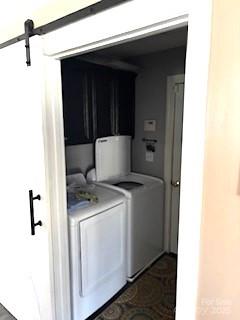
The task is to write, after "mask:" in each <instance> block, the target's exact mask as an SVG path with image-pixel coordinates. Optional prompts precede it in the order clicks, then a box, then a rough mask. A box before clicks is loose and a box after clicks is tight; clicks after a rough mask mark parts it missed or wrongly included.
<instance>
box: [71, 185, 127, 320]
mask: <svg viewBox="0 0 240 320" xmlns="http://www.w3.org/2000/svg"><path fill="white" fill-rule="evenodd" d="M81 190H84V187H81ZM86 191H87V192H90V193H92V194H94V195H95V196H96V197H97V198H98V201H97V202H95V203H94V202H93V203H89V205H87V206H86V207H82V208H79V209H77V210H75V211H73V212H71V213H69V214H68V221H69V237H70V265H71V293H72V312H73V320H84V319H86V318H87V317H89V316H90V315H91V314H92V313H94V312H95V311H96V310H97V309H99V308H100V307H101V306H102V305H103V304H104V303H106V302H107V301H108V300H109V299H110V298H111V297H112V296H113V295H114V294H116V293H117V292H118V291H119V290H120V289H121V288H122V287H123V286H124V285H125V284H126V281H127V280H126V279H127V275H126V204H125V198H124V196H123V195H122V194H121V193H119V192H117V191H114V190H110V189H107V188H105V187H103V186H97V185H90V186H86Z"/></svg>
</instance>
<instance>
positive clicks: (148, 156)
mask: <svg viewBox="0 0 240 320" xmlns="http://www.w3.org/2000/svg"><path fill="white" fill-rule="evenodd" d="M145 159H146V161H147V162H153V161H154V153H153V152H152V151H146V158H145Z"/></svg>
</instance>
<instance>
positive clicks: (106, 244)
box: [61, 27, 187, 320]
mask: <svg viewBox="0 0 240 320" xmlns="http://www.w3.org/2000/svg"><path fill="white" fill-rule="evenodd" d="M186 46H187V27H183V28H179V29H176V30H171V31H168V32H165V33H161V34H157V35H153V36H148V37H146V38H143V39H140V40H134V41H130V42H127V43H124V44H120V45H115V46H112V47H108V48H104V49H101V50H97V51H94V52H90V53H87V54H82V55H79V56H74V57H71V58H68V59H64V60H62V61H61V72H62V91H63V117H64V136H65V159H66V176H67V178H66V180H67V191H68V194H67V197H68V217H69V219H68V220H69V239H70V240H69V241H70V260H71V261H70V265H71V291H72V306H73V310H72V312H73V319H85V318H86V317H88V316H90V317H91V318H94V319H95V318H96V319H98V320H100V319H101V320H103V319H108V317H109V316H110V314H112V316H113V318H111V319H121V317H129V318H130V317H131V316H133V315H135V314H136V316H137V315H139V314H140V313H141V315H142V316H144V315H145V316H146V317H147V316H148V317H150V318H151V319H152V318H153V319H157V318H158V317H159V319H160V318H161V317H162V316H164V315H165V314H167V315H168V316H169V317H170V319H174V309H175V305H174V304H175V294H176V292H175V290H176V265H177V263H176V261H177V237H178V214H179V192H180V191H179V190H180V169H181V143H182V141H181V140H182V120H183V96H184V73H185V56H186ZM141 241H142V242H141ZM79 270H80V271H79ZM127 279H128V282H129V283H131V284H126V283H127ZM155 280H156V281H155ZM139 288H143V290H139ZM134 290H138V292H140V294H139V295H135V294H134ZM79 292H80V293H79ZM119 292H120V293H119ZM146 294H149V296H146ZM99 295H101V297H102V298H101V299H99V298H96V297H99ZM116 295H117V296H116ZM133 297H135V298H133ZM96 300H97V301H96ZM135 300H136V301H135ZM146 301H147V302H148V304H147V305H146ZM164 306H167V307H166V308H165V309H164ZM140 310H141V311H140ZM96 312H97V313H96Z"/></svg>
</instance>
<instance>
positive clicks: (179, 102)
mask: <svg viewBox="0 0 240 320" xmlns="http://www.w3.org/2000/svg"><path fill="white" fill-rule="evenodd" d="M183 98H184V83H180V82H179V83H175V85H174V113H173V142H172V170H171V231H170V236H171V239H170V251H171V252H173V253H177V247H178V225H179V200H180V176H181V154H182V124H183Z"/></svg>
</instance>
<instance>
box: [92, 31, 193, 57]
mask: <svg viewBox="0 0 240 320" xmlns="http://www.w3.org/2000/svg"><path fill="white" fill-rule="evenodd" d="M186 44H187V27H184V28H180V29H176V30H171V31H168V32H165V33H160V34H157V35H153V36H149V37H147V38H143V39H139V40H135V41H131V42H127V43H124V44H120V45H115V46H113V47H110V48H106V49H102V50H99V51H97V55H98V56H104V57H106V56H107V57H111V58H118V59H126V58H131V57H136V56H141V55H146V54H150V53H153V52H157V51H163V50H167V49H171V48H176V47H181V46H186ZM91 55H96V52H95V53H90V54H87V55H86V56H91Z"/></svg>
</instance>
